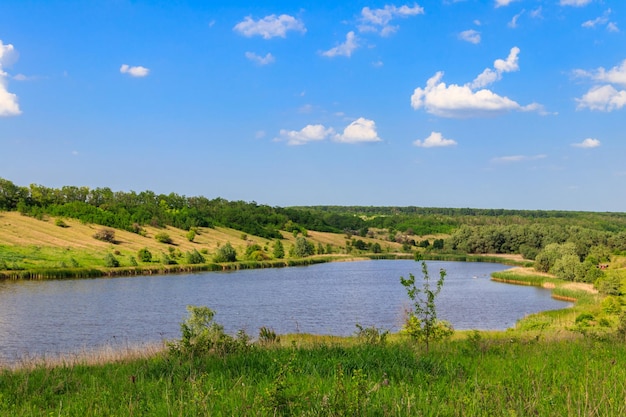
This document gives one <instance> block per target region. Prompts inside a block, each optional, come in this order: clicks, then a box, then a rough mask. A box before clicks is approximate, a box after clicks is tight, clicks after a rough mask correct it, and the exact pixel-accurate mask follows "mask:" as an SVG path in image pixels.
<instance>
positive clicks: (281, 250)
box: [272, 239, 285, 259]
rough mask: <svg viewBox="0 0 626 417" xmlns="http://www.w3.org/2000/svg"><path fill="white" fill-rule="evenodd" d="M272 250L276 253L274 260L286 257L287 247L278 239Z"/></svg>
mask: <svg viewBox="0 0 626 417" xmlns="http://www.w3.org/2000/svg"><path fill="white" fill-rule="evenodd" d="M272 249H273V252H274V258H276V259H283V258H284V257H285V247H284V246H283V242H281V241H280V240H278V239H277V240H275V241H274V246H273V248H272Z"/></svg>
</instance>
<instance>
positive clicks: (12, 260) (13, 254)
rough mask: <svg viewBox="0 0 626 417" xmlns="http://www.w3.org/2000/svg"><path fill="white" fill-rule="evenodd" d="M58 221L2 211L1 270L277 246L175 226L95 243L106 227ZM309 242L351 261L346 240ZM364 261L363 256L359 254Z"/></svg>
mask: <svg viewBox="0 0 626 417" xmlns="http://www.w3.org/2000/svg"><path fill="white" fill-rule="evenodd" d="M57 220H58V219H55V218H50V217H49V218H45V219H43V220H37V219H35V218H32V217H27V216H22V215H20V214H19V213H17V212H0V270H1V269H2V265H4V266H5V269H12V270H35V271H37V270H50V269H55V268H65V269H67V268H104V267H105V255H106V254H112V255H114V256H115V257H116V258H117V259H118V261H119V262H120V267H132V266H135V265H133V261H132V259H133V258H134V259H135V261H137V262H138V264H139V266H141V267H150V266H153V265H154V264H158V263H159V262H160V259H161V257H162V256H163V255H171V256H172V257H174V259H176V260H177V261H178V262H179V263H184V256H183V255H184V254H185V253H187V252H190V251H193V250H194V249H195V250H197V251H199V252H202V253H203V254H205V257H206V258H207V260H208V261H210V260H211V258H212V256H213V254H215V252H216V251H217V249H218V247H220V246H222V245H224V244H226V243H230V244H231V245H232V246H233V247H234V248H235V250H236V251H237V253H238V259H241V260H244V259H243V254H244V253H245V250H246V248H247V247H248V246H249V245H253V244H258V245H260V246H261V247H262V248H263V249H264V250H265V251H266V252H267V253H269V254H271V245H272V241H270V240H267V239H263V238H260V237H257V236H250V235H246V234H243V233H241V232H240V231H237V230H234V229H228V228H221V227H216V228H198V229H197V234H196V236H195V238H194V239H193V242H191V241H189V240H188V238H187V233H188V232H187V231H186V230H181V229H176V228H173V227H167V228H155V227H150V226H145V227H144V233H143V234H137V233H131V232H127V231H124V230H115V243H107V242H103V241H100V240H97V239H95V238H94V237H93V236H94V234H95V233H96V232H97V231H99V230H101V229H103V227H102V226H98V225H93V224H82V223H81V222H79V221H77V220H72V219H62V221H63V224H64V227H60V226H58V225H57V224H56V221H57ZM162 232H165V233H167V234H168V235H169V236H170V237H171V239H172V243H171V244H165V243H160V242H158V241H157V240H156V239H155V236H156V235H157V234H158V233H162ZM283 235H284V238H283V245H284V246H285V250H286V252H288V249H289V247H290V246H291V245H293V244H294V243H295V240H296V238H295V237H294V236H293V234H290V233H283ZM307 239H308V240H310V241H311V242H313V243H314V244H315V245H316V246H317V245H318V244H321V245H323V246H324V247H327V245H330V246H331V247H332V249H333V253H332V254H329V255H328V256H332V257H333V259H338V258H341V257H345V258H348V259H349V258H351V257H354V256H355V254H346V253H345V247H346V240H347V238H346V236H345V235H343V234H336V233H323V232H314V231H310V232H308V236H307ZM359 239H361V240H363V241H364V242H366V243H370V242H371V243H373V242H378V243H379V244H380V245H381V247H382V248H383V250H385V251H386V252H393V253H395V252H400V251H401V248H402V245H400V244H398V243H395V242H388V241H381V240H378V239H373V238H367V237H363V238H359ZM142 248H147V249H148V250H149V251H150V252H151V253H152V255H153V261H152V262H151V263H142V262H140V261H139V260H138V259H137V252H138V251H139V250H140V249H142ZM356 256H358V255H356Z"/></svg>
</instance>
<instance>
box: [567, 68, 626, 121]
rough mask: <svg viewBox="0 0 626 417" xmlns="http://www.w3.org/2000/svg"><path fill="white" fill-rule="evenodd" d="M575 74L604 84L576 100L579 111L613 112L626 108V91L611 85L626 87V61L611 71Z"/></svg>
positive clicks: (600, 69) (576, 72)
mask: <svg viewBox="0 0 626 417" xmlns="http://www.w3.org/2000/svg"><path fill="white" fill-rule="evenodd" d="M574 74H575V75H576V76H579V77H587V78H591V79H592V80H594V81H597V82H599V83H603V84H604V85H595V86H593V87H591V88H590V89H589V91H588V92H587V93H586V94H584V95H583V96H582V97H581V98H579V99H576V101H577V102H578V109H585V108H586V109H589V110H598V111H613V110H619V109H621V108H622V107H624V106H626V90H617V89H616V88H615V87H614V86H613V85H611V84H616V85H620V86H626V60H624V61H622V63H621V64H620V65H617V66H615V67H613V68H611V69H609V70H606V69H605V68H603V67H600V68H598V69H596V70H594V71H584V70H575V71H574Z"/></svg>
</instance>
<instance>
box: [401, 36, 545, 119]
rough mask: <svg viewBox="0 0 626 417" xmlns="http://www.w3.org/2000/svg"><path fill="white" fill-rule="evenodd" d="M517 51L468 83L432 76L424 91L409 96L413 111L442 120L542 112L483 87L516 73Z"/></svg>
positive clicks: (535, 107)
mask: <svg viewBox="0 0 626 417" xmlns="http://www.w3.org/2000/svg"><path fill="white" fill-rule="evenodd" d="M519 52H520V50H519V48H517V47H514V48H512V49H511V52H510V53H509V56H508V57H507V58H506V59H497V60H496V61H495V62H494V65H493V68H487V69H485V70H484V71H483V72H482V73H481V74H479V75H478V76H477V77H476V78H475V79H474V80H473V81H472V82H471V83H467V84H465V85H457V84H450V85H447V84H446V83H444V82H443V81H442V79H443V72H442V71H439V72H437V73H436V74H435V75H434V76H432V77H431V78H430V79H429V80H428V81H427V82H426V86H425V87H424V88H420V87H418V88H416V89H415V90H414V92H413V95H412V96H411V106H412V107H413V108H414V109H415V110H419V109H422V108H423V109H425V110H426V111H427V112H428V113H431V114H434V115H437V116H441V117H457V118H463V117H474V116H488V115H495V114H499V113H504V112H508V111H543V110H542V107H541V106H540V105H538V104H536V103H533V104H530V105H527V106H522V105H520V104H519V103H517V102H515V101H513V100H511V99H510V98H508V97H504V96H500V95H498V94H496V93H494V92H493V91H491V90H488V89H485V88H484V87H486V86H488V85H490V84H492V83H494V82H496V81H498V80H499V79H501V78H502V74H503V73H507V72H513V71H518V70H519V65H518V55H519Z"/></svg>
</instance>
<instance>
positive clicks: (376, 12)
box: [359, 4, 424, 36]
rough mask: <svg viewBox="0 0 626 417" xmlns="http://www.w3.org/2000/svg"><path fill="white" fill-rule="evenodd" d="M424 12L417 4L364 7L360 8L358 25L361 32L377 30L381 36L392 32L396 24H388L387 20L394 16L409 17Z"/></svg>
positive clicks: (395, 28)
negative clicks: (360, 23) (378, 7)
mask: <svg viewBox="0 0 626 417" xmlns="http://www.w3.org/2000/svg"><path fill="white" fill-rule="evenodd" d="M419 14H424V8H423V7H420V6H418V5H417V4H415V5H413V7H410V6H406V5H404V6H400V7H397V6H391V5H386V6H385V7H384V8H382V9H370V8H369V7H364V8H363V9H362V10H361V21H362V22H363V24H362V25H360V26H359V30H360V31H361V32H377V33H380V35H381V36H388V35H390V34H392V33H394V32H395V31H396V30H397V29H398V28H397V26H391V25H389V22H391V20H392V19H393V18H395V17H401V18H402V17H410V16H416V15H419Z"/></svg>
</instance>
